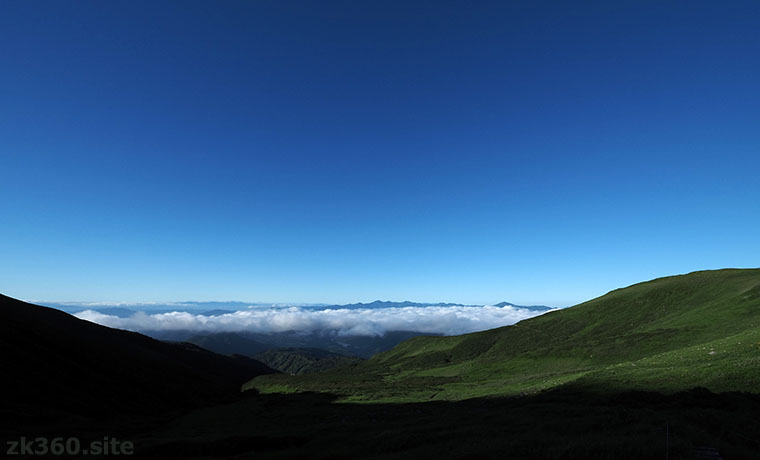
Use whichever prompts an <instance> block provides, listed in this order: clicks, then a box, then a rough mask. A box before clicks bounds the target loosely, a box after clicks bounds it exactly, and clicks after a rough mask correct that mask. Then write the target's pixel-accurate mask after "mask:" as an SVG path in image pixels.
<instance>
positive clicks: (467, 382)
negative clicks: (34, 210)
mask: <svg viewBox="0 0 760 460" xmlns="http://www.w3.org/2000/svg"><path fill="white" fill-rule="evenodd" d="M758 352H760V269H746V270H734V269H729V270H717V271H702V272H695V273H691V274H688V275H680V276H672V277H667V278H660V279H657V280H652V281H649V282H645V283H640V284H636V285H633V286H630V287H627V288H624V289H618V290H615V291H612V292H610V293H608V294H606V295H604V296H602V297H599V298H597V299H593V300H590V301H588V302H584V303H582V304H580V305H577V306H575V307H572V308H568V309H564V310H559V311H554V312H550V313H547V314H544V315H542V316H539V317H536V318H532V319H529V320H525V321H522V322H520V323H518V324H516V325H513V326H508V327H504V328H498V329H493V330H489V331H484V332H478V333H473V334H466V335H461V336H454V337H416V338H413V339H410V340H408V341H405V342H403V343H401V344H399V345H398V346H396V347H395V348H393V349H392V350H390V351H388V352H385V353H380V354H378V355H375V356H374V357H372V359H370V360H368V361H366V362H363V363H359V364H355V365H353V366H348V367H344V368H341V369H335V370H333V371H329V372H325V373H320V374H313V375H307V376H297V377H291V376H282V375H271V376H261V377H257V378H256V379H254V380H252V381H251V382H248V383H247V384H246V385H245V387H244V388H245V389H257V390H259V391H261V392H264V393H273V392H303V391H317V392H325V393H331V394H335V395H338V396H339V397H341V398H342V399H343V400H345V401H365V402H368V401H369V402H371V401H375V402H388V401H393V402H413V401H429V400H440V399H444V400H451V401H456V400H462V399H466V398H473V397H481V396H488V395H520V394H532V393H536V392H540V391H542V390H546V389H550V388H555V387H559V386H562V385H568V384H570V383H575V384H583V385H589V386H593V387H595V388H607V389H614V390H615V391H625V390H634V389H636V390H640V389H644V390H657V391H664V392H677V391H682V390H686V389H689V388H692V387H695V386H702V387H705V388H708V389H710V390H713V391H756V390H757V388H758V384H759V383H760V358H758V356H760V353H758Z"/></svg>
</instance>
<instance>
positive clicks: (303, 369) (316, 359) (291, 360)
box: [254, 348, 362, 375]
mask: <svg viewBox="0 0 760 460" xmlns="http://www.w3.org/2000/svg"><path fill="white" fill-rule="evenodd" d="M254 357H255V358H256V359H257V360H258V361H261V362H262V363H264V364H266V365H267V366H269V367H271V368H272V369H276V370H278V371H280V372H284V373H286V374H293V375H301V374H311V373H314V372H323V371H326V370H329V369H333V368H336V367H338V366H344V365H347V364H352V363H357V362H359V361H362V359H361V358H357V357H355V356H345V355H339V354H337V353H332V352H329V351H325V350H320V349H317V348H272V349H270V350H266V351H262V352H261V353H258V354H256V355H254Z"/></svg>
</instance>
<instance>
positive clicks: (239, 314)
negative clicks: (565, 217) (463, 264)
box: [75, 305, 541, 336]
mask: <svg viewBox="0 0 760 460" xmlns="http://www.w3.org/2000/svg"><path fill="white" fill-rule="evenodd" d="M540 313H541V312H536V311H531V310H527V309H521V308H516V307H512V306H504V307H497V306H488V305H484V306H425V307H393V308H356V309H345V308H324V309H314V308H304V307H286V308H282V307H279V308H261V307H251V308H249V309H245V310H240V311H235V312H231V313H226V314H222V315H218V316H205V315H201V314H196V313H192V312H185V311H175V312H164V313H153V314H151V313H145V312H136V313H135V314H134V315H132V316H131V317H127V318H120V317H118V316H113V315H107V314H103V313H100V312H97V311H95V310H85V311H81V312H78V313H76V314H75V316H76V317H78V318H80V319H84V320H88V321H92V322H95V323H98V324H102V325H104V326H109V327H114V328H119V329H127V330H132V331H169V330H187V331H199V332H241V331H249V332H256V333H277V332H286V331H299V332H318V331H333V332H337V334H338V335H344V336H355V335H364V336H380V335H383V334H384V333H385V332H386V331H418V332H422V333H429V334H444V335H456V334H465V333H468V332H476V331H483V330H486V329H492V328H495V327H501V326H507V325H510V324H514V323H516V322H518V321H521V320H523V319H526V318H530V317H532V316H536V315H538V314H540Z"/></svg>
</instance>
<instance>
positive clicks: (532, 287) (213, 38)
mask: <svg viewBox="0 0 760 460" xmlns="http://www.w3.org/2000/svg"><path fill="white" fill-rule="evenodd" d="M665 3H667V4H665ZM759 21H760V4H758V3H757V2H738V1H737V2H700V1H689V2H640V1H637V2H607V1H605V2H583V3H575V4H570V3H568V2H533V1H531V2H475V4H474V5H473V2H437V1H436V2H386V1H383V2H377V1H370V2H353V1H345V2H293V1H256V2H252V1H246V2H236V1H228V2H210V1H209V2H187V1H183V2H135V1H128V2H127V1H121V2H118V1H113V2H96V1H92V2H86V1H84V2H75V3H71V2H52V1H50V2H47V1H46V2H33V1H30V2H25V1H16V2H2V3H0V57H1V59H2V65H1V66H0V159H1V163H0V165H1V166H2V171H3V180H2V181H0V216H2V221H1V222H0V223H1V225H0V259H1V260H2V263H0V283H1V284H0V292H3V293H5V294H7V295H12V296H15V297H20V298H24V299H46V300H59V301H61V300H110V301H169V300H188V299H193V300H210V299H219V300H221V299H239V300H246V301H265V302H269V301H271V302H326V303H344V302H355V301H371V300H374V299H378V298H379V299H393V300H414V301H451V302H464V303H493V302H498V301H501V300H508V301H511V302H515V303H543V304H548V305H571V304H574V303H577V302H580V301H583V300H587V299H589V298H592V297H595V296H598V295H601V294H603V293H605V292H607V291H609V290H611V289H614V288H617V287H621V286H624V285H628V284H632V283H635V282H638V281H643V280H646V279H651V278H655V277H658V276H664V275H669V274H676V273H684V272H689V271H693V270H699V269H710V268H721V267H757V266H759V265H760V263H758V260H760V258H759V256H760V238H758V228H760V205H759V203H760V181H759V180H758V172H759V171H760V129H758V126H760V85H758V81H760V59H758V56H760V32H758V28H757V24H758V23H759Z"/></svg>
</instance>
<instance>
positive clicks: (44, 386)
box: [0, 295, 274, 431]
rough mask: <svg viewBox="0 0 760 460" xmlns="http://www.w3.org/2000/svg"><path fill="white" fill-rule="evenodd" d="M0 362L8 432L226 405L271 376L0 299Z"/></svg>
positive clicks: (230, 360) (259, 367)
mask: <svg viewBox="0 0 760 460" xmlns="http://www.w3.org/2000/svg"><path fill="white" fill-rule="evenodd" d="M0 362H2V366H3V380H4V382H3V404H2V406H1V407H0V411H2V419H3V421H4V426H3V427H2V428H3V429H6V430H11V431H16V430H22V429H23V427H24V426H25V424H26V423H33V424H35V426H39V425H41V424H43V423H44V422H45V421H49V423H50V424H51V425H52V426H60V424H61V423H63V422H64V421H67V420H79V419H82V418H89V417H96V418H104V417H105V418H108V417H123V416H124V415H125V414H148V413H151V414H155V413H162V412H167V411H171V410H176V409H181V408H189V407H195V406H199V405H202V404H208V403H212V402H220V401H224V400H229V398H230V397H233V396H234V395H235V394H236V393H237V392H238V391H239V386H240V384H242V383H243V382H245V381H246V380H247V379H250V378H251V377H253V376H256V375H260V374H265V373H271V372H274V371H272V370H271V369H269V368H268V367H266V366H265V365H263V364H262V363H260V362H258V361H255V360H252V359H248V358H243V357H239V356H236V357H229V356H221V355H217V354H215V353H211V352H209V351H206V350H204V349H202V348H199V347H197V346H195V345H190V344H184V343H180V344H168V343H164V342H159V341H157V340H154V339H151V338H149V337H146V336H143V335H140V334H137V333H134V332H128V331H122V330H117V329H111V328H108V327H104V326H99V325H97V324H94V323H90V322H88V321H83V320H80V319H77V318H75V317H73V316H71V315H69V314H67V313H63V312H61V311H58V310H55V309H52V308H47V307H40V306H37V305H32V304H28V303H25V302H21V301H18V300H15V299H12V298H9V297H6V296H2V295H0ZM5 424H7V426H5Z"/></svg>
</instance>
